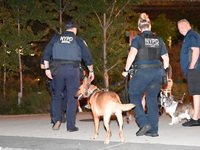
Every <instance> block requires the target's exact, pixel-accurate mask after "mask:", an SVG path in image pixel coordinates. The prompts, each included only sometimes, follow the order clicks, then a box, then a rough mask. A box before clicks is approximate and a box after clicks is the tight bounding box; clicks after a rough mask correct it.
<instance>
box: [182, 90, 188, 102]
mask: <svg viewBox="0 0 200 150" xmlns="http://www.w3.org/2000/svg"><path fill="white" fill-rule="evenodd" d="M187 92H188V88H187V89H186V91H185V93H183V96H182V98H181V101H183V99H184V97H185V94H186V93H187Z"/></svg>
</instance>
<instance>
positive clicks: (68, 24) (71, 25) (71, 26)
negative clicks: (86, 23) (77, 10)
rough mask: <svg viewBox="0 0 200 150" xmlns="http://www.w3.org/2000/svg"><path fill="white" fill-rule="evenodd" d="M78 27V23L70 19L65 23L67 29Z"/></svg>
mask: <svg viewBox="0 0 200 150" xmlns="http://www.w3.org/2000/svg"><path fill="white" fill-rule="evenodd" d="M71 28H78V24H77V23H76V22H74V21H68V22H67V23H66V24H65V29H71Z"/></svg>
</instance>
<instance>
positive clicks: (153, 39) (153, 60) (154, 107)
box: [122, 13, 169, 137]
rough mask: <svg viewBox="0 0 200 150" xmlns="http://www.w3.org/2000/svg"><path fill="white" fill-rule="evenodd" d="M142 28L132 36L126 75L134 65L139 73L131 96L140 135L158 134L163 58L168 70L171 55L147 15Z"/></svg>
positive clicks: (124, 72) (132, 83) (134, 78)
mask: <svg viewBox="0 0 200 150" xmlns="http://www.w3.org/2000/svg"><path fill="white" fill-rule="evenodd" d="M138 29H139V30H140V31H141V32H142V33H141V34H139V35H136V36H135V37H134V38H133V39H132V43H131V46H130V51H129V54H128V57H127V61H126V65H125V69H124V71H123V73H122V75H123V76H125V77H126V76H127V75H128V72H129V69H130V67H131V66H133V68H134V72H135V74H134V75H133V77H132V79H131V80H130V83H129V84H130V85H129V96H130V101H131V103H133V104H135V105H136V107H135V108H134V112H135V115H136V121H137V123H138V125H139V130H138V131H137V132H136V135H137V136H143V135H146V136H151V137H156V136H158V117H159V110H158V101H157V96H158V93H159V90H160V88H161V81H162V76H163V74H164V70H163V69H162V67H161V65H162V63H161V61H160V57H162V59H163V63H164V68H165V69H166V70H167V68H168V66H169V57H168V52H167V49H166V47H165V44H164V43H163V40H162V39H161V38H159V37H158V36H155V35H153V33H152V32H151V23H150V19H149V17H148V15H147V14H145V13H142V14H141V15H140V18H139V20H138ZM144 92H146V106H147V114H145V112H144V110H143V106H142V103H141V101H142V95H143V93H144Z"/></svg>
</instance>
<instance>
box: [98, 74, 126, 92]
mask: <svg viewBox="0 0 200 150" xmlns="http://www.w3.org/2000/svg"><path fill="white" fill-rule="evenodd" d="M125 80H126V77H125V78H124V79H123V80H121V81H120V82H118V83H116V84H114V85H112V86H110V87H107V88H103V89H101V90H102V91H106V90H108V89H112V88H115V87H117V86H120V85H121V84H122V83H123V82H124V81H125Z"/></svg>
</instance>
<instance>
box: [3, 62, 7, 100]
mask: <svg viewBox="0 0 200 150" xmlns="http://www.w3.org/2000/svg"><path fill="white" fill-rule="evenodd" d="M6 75H7V73H6V66H5V65H3V98H4V100H5V99H6Z"/></svg>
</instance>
